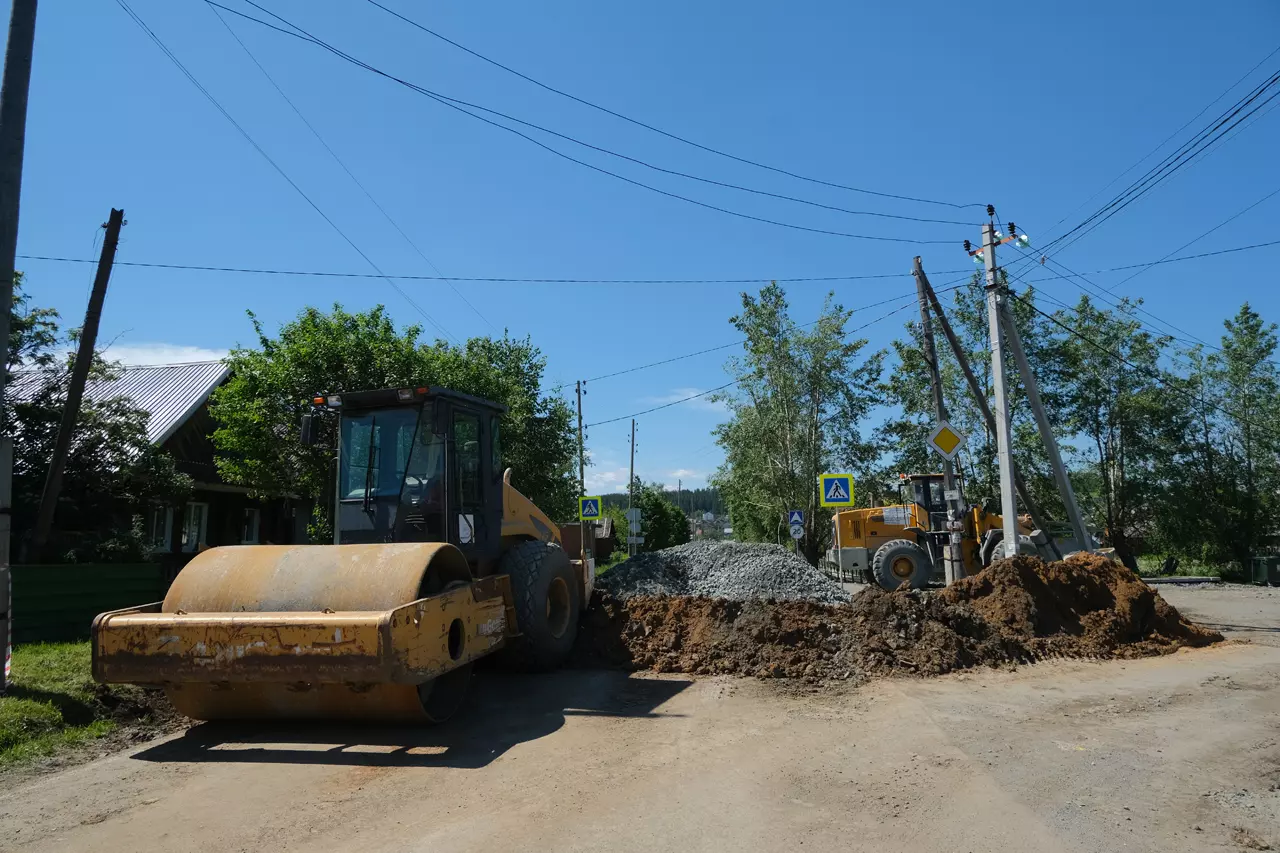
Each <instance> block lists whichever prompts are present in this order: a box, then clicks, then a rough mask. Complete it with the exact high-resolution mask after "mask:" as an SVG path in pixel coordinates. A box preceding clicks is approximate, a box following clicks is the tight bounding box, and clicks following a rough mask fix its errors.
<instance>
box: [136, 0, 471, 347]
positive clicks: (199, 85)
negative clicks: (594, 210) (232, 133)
mask: <svg viewBox="0 0 1280 853" xmlns="http://www.w3.org/2000/svg"><path fill="white" fill-rule="evenodd" d="M116 3H117V4H118V5H119V6H120V8H121V9H123V10H124V12H125V14H127V15H128V16H129V17H130V18H131V19H132V20H133V22H134V23H135V24H137V25H138V27H139V28H140V29H141V30H142V31H143V32H144V33H146V35H147V37H148V38H149V39H151V41H152V42H153V43H154V44H155V45H156V47H158V48H160V51H161V52H162V53H163V54H164V55H165V56H166V57H168V59H169V61H170V62H172V63H173V64H174V65H175V66H176V67H177V68H178V70H179V71H181V72H182V74H183V76H185V77H186V78H187V80H189V81H190V82H191V84H192V85H193V86H195V87H196V89H197V90H198V91H199V92H200V94H202V95H204V96H205V98H206V99H207V100H208V101H209V103H211V104H213V106H214V107H215V108H216V109H217V110H218V112H220V113H222V115H223V117H224V118H225V119H226V120H227V121H228V122H230V123H231V126H232V127H234V128H235V129H236V130H237V131H239V133H240V135H241V136H243V137H244V138H245V140H246V141H247V142H248V143H249V144H250V145H251V146H253V148H254V150H255V151H257V152H258V153H259V154H260V155H262V158H263V159H264V160H266V161H267V163H269V164H270V165H271V167H272V168H273V169H275V170H276V172H277V173H279V175H280V177H282V178H284V179H285V181H286V182H287V183H288V184H289V186H291V187H293V189H294V191H295V192H297V193H298V195H300V196H302V199H303V200H304V201H305V202H306V203H307V204H308V205H310V206H311V209H312V210H314V211H315V212H316V213H318V214H319V215H320V218H321V219H323V220H324V221H325V222H327V223H328V224H329V227H331V228H332V229H333V230H334V231H336V232H337V233H338V236H340V237H341V238H342V239H343V240H344V241H346V243H347V245H348V246H350V247H351V248H352V249H354V250H355V252H356V254H358V255H359V256H360V257H361V258H363V259H364V260H365V262H366V263H368V264H369V266H370V267H372V268H373V270H374V271H376V272H377V273H378V274H379V276H380V277H381V278H383V280H385V281H386V282H387V283H388V284H389V285H391V287H392V288H393V289H394V290H395V291H396V292H398V293H399V294H400V295H401V296H403V297H404V299H405V301H407V302H408V303H409V304H410V305H412V306H413V307H414V308H415V309H416V310H417V311H418V313H419V314H421V315H422V316H423V317H424V318H425V319H426V320H427V321H428V322H429V323H431V325H433V326H435V327H436V328H437V329H438V330H439V331H440V333H441V334H443V335H444V336H445V337H449V338H452V336H451V335H450V334H449V332H448V331H447V330H446V329H445V328H444V327H443V326H441V325H440V324H439V323H437V322H436V321H435V319H434V318H433V317H431V315H429V314H427V312H426V311H424V310H423V309H422V306H420V305H418V303H417V302H415V301H414V300H413V299H412V298H410V297H409V295H408V294H407V293H405V292H404V291H403V290H402V289H401V288H400V287H399V286H397V285H396V284H395V283H394V282H392V281H391V280H390V279H389V278H387V277H386V276H385V275H382V270H381V269H379V268H378V265H377V264H376V263H374V261H373V259H372V258H370V257H369V256H368V255H367V254H365V252H364V250H362V249H361V248H360V247H359V246H357V245H356V244H355V242H354V241H353V240H352V239H351V238H350V237H348V236H347V234H346V232H345V231H343V230H342V229H341V228H340V227H338V224H337V223H336V222H334V221H333V219H331V218H330V217H329V215H328V214H326V213H325V212H324V210H322V209H321V208H320V206H319V205H318V204H316V203H315V202H314V201H313V200H312V199H311V196H309V195H307V193H306V192H305V191H304V190H303V189H302V187H300V186H298V184H297V183H296V182H295V181H294V180H293V178H291V177H289V175H288V173H286V172H285V170H284V169H283V168H281V166H280V164H279V163H277V162H276V161H275V160H274V159H273V158H272V157H271V155H270V154H268V153H267V152H266V150H265V149H264V148H263V147H262V146H261V145H259V144H258V143H257V141H255V140H254V138H253V137H252V136H250V135H249V132H248V131H247V130H245V129H244V127H242V126H241V125H240V123H239V122H238V121H236V120H235V118H234V117H233V116H232V115H231V113H229V112H227V110H226V108H225V107H223V106H222V104H221V103H219V101H218V99H217V98H215V97H214V96H213V94H212V93H211V92H210V91H209V90H208V89H206V88H205V87H204V85H203V84H202V83H201V82H200V81H199V80H198V79H197V78H196V76H195V75H194V74H192V73H191V71H189V70H188V69H187V67H186V66H185V65H183V64H182V61H181V60H180V59H178V57H177V55H176V54H174V52H173V51H171V50H170V49H169V47H168V46H167V45H166V44H165V43H164V42H163V41H162V40H161V39H160V37H159V36H158V35H156V34H155V32H154V31H153V30H152V29H151V27H149V26H148V25H147V23H146V21H144V20H142V18H141V16H139V15H138V13H137V12H135V11H134V10H133V9H132V7H130V6H129V4H128V2H127V0H116Z"/></svg>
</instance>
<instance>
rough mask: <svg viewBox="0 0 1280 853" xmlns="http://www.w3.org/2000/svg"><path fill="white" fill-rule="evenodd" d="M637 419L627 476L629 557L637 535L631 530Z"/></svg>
mask: <svg viewBox="0 0 1280 853" xmlns="http://www.w3.org/2000/svg"><path fill="white" fill-rule="evenodd" d="M635 483H636V419H635V418H632V419H631V473H630V474H628V475H627V556H628V557H630V556H631V555H632V554H634V553H635V543H634V542H632V541H631V540H632V539H634V538H635V533H633V532H632V530H631V525H632V521H631V505H632V498H633V497H634V495H635V491H636V487H635Z"/></svg>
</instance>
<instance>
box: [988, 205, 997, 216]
mask: <svg viewBox="0 0 1280 853" xmlns="http://www.w3.org/2000/svg"><path fill="white" fill-rule="evenodd" d="M995 215H996V206H995V205H994V204H989V205H987V216H995Z"/></svg>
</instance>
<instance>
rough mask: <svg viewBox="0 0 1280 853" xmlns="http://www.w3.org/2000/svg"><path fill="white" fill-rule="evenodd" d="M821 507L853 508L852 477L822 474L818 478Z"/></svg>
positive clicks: (848, 475) (849, 475)
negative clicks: (820, 491)
mask: <svg viewBox="0 0 1280 853" xmlns="http://www.w3.org/2000/svg"><path fill="white" fill-rule="evenodd" d="M818 485H819V486H820V487H821V489H822V493H821V495H822V501H821V503H822V505H823V506H853V475H852V474H823V475H821V476H819V477H818Z"/></svg>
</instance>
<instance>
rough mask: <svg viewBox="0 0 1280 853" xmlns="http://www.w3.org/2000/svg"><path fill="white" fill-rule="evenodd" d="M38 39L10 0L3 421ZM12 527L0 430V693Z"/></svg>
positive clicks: (1, 114)
mask: <svg viewBox="0 0 1280 853" xmlns="http://www.w3.org/2000/svg"><path fill="white" fill-rule="evenodd" d="M35 40H36V0H13V7H12V9H11V11H10V14H9V44H8V47H7V48H6V51H5V56H4V80H3V82H0V356H2V357H0V423H4V421H5V418H6V414H5V411H6V410H5V393H4V392H5V384H6V379H7V378H8V377H7V376H6V373H5V369H6V368H7V367H8V365H9V331H10V329H11V328H12V326H11V325H10V321H11V318H12V316H13V275H14V269H13V267H14V262H15V261H16V260H17V257H16V256H17V254H18V210H19V207H20V203H21V197H22V155H23V150H24V148H25V146H26V139H27V92H28V91H29V89H30V88H31V54H32V50H33V48H34V46H35ZM12 532H13V437H12V436H11V435H10V430H9V429H3V430H0V632H2V633H0V643H3V644H4V666H3V667H0V693H4V691H5V687H6V685H7V684H8V681H9V663H10V660H11V657H10V652H11V648H12V636H13V629H12V619H13V613H12V612H11V611H10V601H11V599H12V587H13V585H12V583H11V581H10V577H9V551H10V537H11V535H12Z"/></svg>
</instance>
